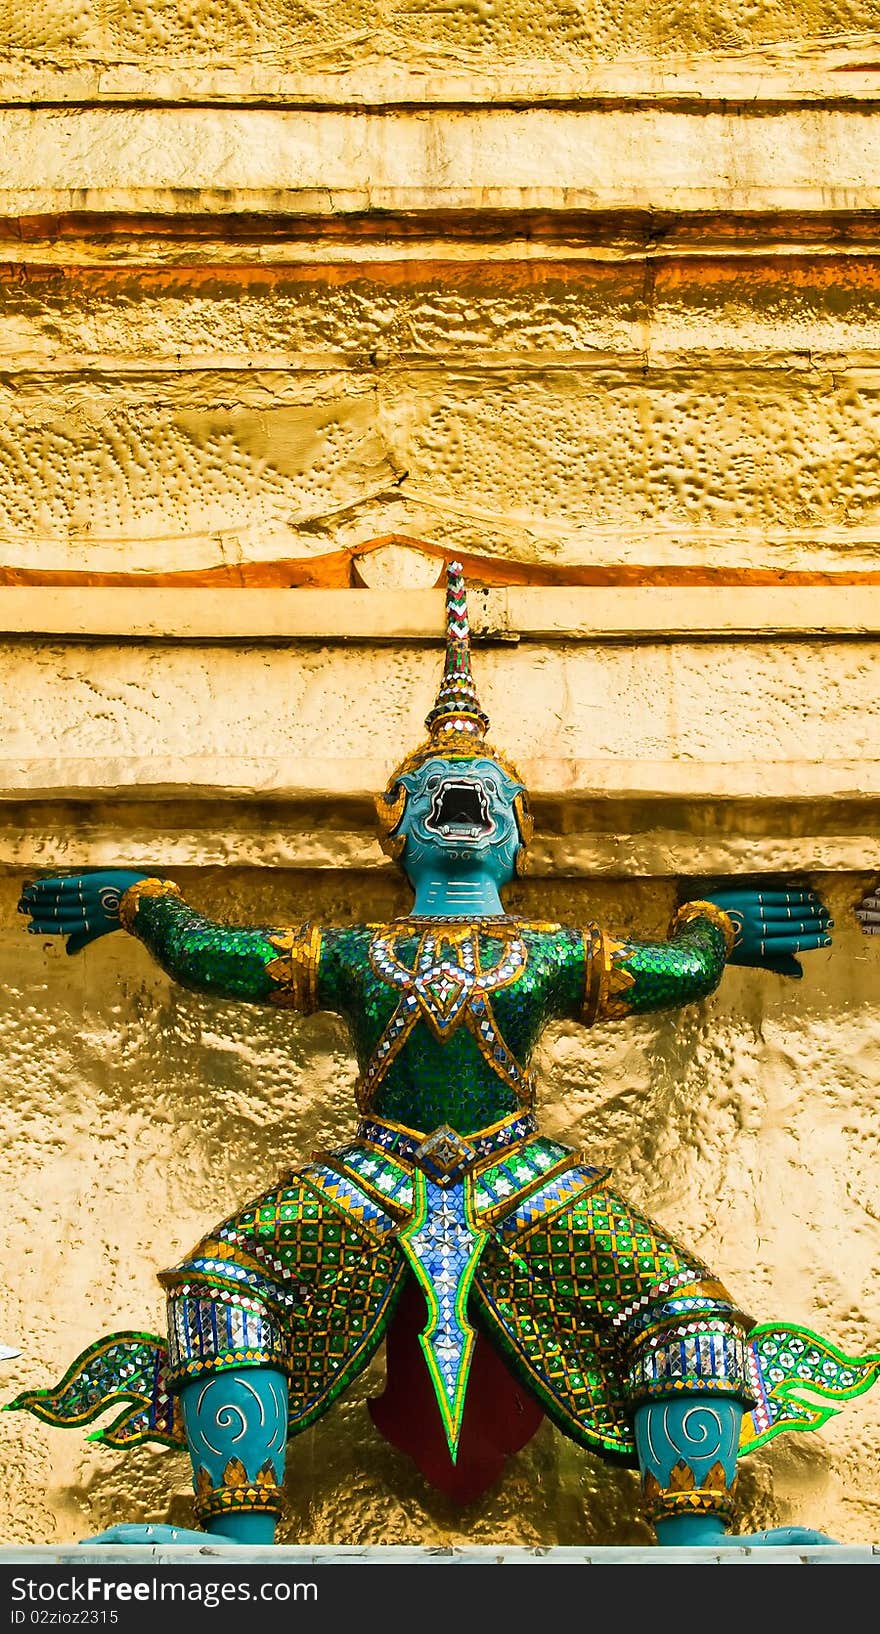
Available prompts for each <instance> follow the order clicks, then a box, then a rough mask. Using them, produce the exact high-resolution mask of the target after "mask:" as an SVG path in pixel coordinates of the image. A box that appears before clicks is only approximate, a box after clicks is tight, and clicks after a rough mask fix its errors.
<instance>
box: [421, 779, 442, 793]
mask: <svg viewBox="0 0 880 1634" xmlns="http://www.w3.org/2000/svg"><path fill="white" fill-rule="evenodd" d="M425 787H426V788H427V789H430V791H431V793H432V794H433V793H434V790H435V789H439V787H440V779H439V777H436V776H435V777H429V778H428V781H427V783H426V784H425Z"/></svg>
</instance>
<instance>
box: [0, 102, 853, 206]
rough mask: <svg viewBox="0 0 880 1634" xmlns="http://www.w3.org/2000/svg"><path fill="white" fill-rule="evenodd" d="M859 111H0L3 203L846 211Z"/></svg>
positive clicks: (614, 107) (758, 108)
mask: <svg viewBox="0 0 880 1634" xmlns="http://www.w3.org/2000/svg"><path fill="white" fill-rule="evenodd" d="M878 176H880V123H878V121H877V119H876V118H875V117H874V114H873V111H872V109H871V108H870V107H868V106H866V107H864V108H859V107H856V108H852V107H844V108H825V107H822V106H808V107H792V108H786V107H780V108H774V109H767V108H765V107H764V108H762V107H761V106H760V105H750V104H744V105H739V106H737V107H734V108H732V109H727V108H724V109H721V110H718V111H707V110H706V109H704V108H702V107H701V108H699V109H698V110H697V111H696V112H694V111H683V110H679V109H654V108H647V109H645V108H643V107H638V108H629V107H620V106H617V105H613V104H612V105H610V106H602V107H596V108H593V107H586V108H571V107H560V108H555V109H549V108H546V107H538V108H534V107H531V108H515V109H494V108H485V107H478V108H475V109H468V108H436V109H431V110H430V111H427V110H424V109H416V110H410V109H398V110H388V111H384V110H383V111H379V112H377V111H369V110H367V111H362V110H356V111H349V110H345V111H337V110H332V111H327V110H320V109H310V108H302V109H284V108H277V107H271V108H267V107H253V108H247V109H245V108H240V107H239V108H227V107H219V108H209V109H199V108H193V107H179V106H178V107H166V108H156V107H147V108H140V107H137V106H132V105H126V106H125V107H122V108H119V109H116V108H94V107H87V108H78V109H77V110H76V111H72V110H69V109H58V108H44V109H40V108H37V109H32V108H23V107H20V108H16V107H6V108H4V109H2V110H0V210H2V212H3V214H5V215H7V216H11V215H24V216H34V215H39V216H44V215H56V214H59V213H61V214H64V213H65V212H69V211H95V210H98V211H101V212H109V213H112V214H118V213H123V214H124V213H126V212H138V211H140V212H149V213H154V214H171V215H174V214H179V213H188V214H192V213H195V212H203V211H212V210H213V211H221V212H223V213H237V212H242V211H251V212H256V213H258V214H260V215H267V216H272V215H275V214H278V213H279V212H284V211H293V212H296V213H303V212H306V213H314V214H317V215H337V214H350V213H353V212H358V211H363V210H372V211H375V210H381V211H404V212H407V213H412V212H424V211H426V210H437V209H441V210H443V209H445V210H464V209H468V208H474V207H479V208H480V209H481V210H491V209H508V210H530V209H531V210H535V209H543V210H551V211H553V210H565V209H574V210H578V211H584V212H590V213H595V212H597V211H609V210H611V211H621V210H632V209H643V210H644V209H650V210H673V211H681V210H687V211H718V210H721V211H749V212H751V213H755V212H758V213H760V212H767V211H780V210H800V211H818V212H822V213H826V212H828V211H829V210H835V209H836V210H851V209H858V210H860V211H871V210H876V209H877V208H878V206H880V182H878V179H877V178H878Z"/></svg>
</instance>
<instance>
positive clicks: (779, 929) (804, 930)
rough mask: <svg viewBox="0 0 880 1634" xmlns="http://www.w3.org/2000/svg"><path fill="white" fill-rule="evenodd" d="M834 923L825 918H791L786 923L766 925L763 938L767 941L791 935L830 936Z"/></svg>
mask: <svg viewBox="0 0 880 1634" xmlns="http://www.w3.org/2000/svg"><path fill="white" fill-rule="evenodd" d="M833 928H834V927H833V925H832V924H830V923H829V922H828V921H827V920H823V919H791V920H789V921H788V923H787V924H785V925H780V924H776V925H765V926H764V928H763V931H762V933H761V934H762V939H763V941H765V942H779V941H782V942H784V941H786V940H789V939H790V938H791V937H804V936H829V939H830V934H829V933H830V932H831V931H832V930H833Z"/></svg>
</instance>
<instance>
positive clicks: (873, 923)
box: [856, 887, 880, 936]
mask: <svg viewBox="0 0 880 1634" xmlns="http://www.w3.org/2000/svg"><path fill="white" fill-rule="evenodd" d="M856 918H857V920H858V922H859V924H860V925H861V927H862V930H863V931H864V933H865V935H866V936H880V887H878V888H877V889H875V890H873V891H869V892H868V894H867V896H863V897H862V900H861V902H857V903H856Z"/></svg>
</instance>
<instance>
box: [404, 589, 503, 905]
mask: <svg viewBox="0 0 880 1634" xmlns="http://www.w3.org/2000/svg"><path fill="white" fill-rule="evenodd" d="M425 726H426V727H427V729H428V736H427V738H426V739H425V741H424V743H420V744H419V747H418V748H417V749H414V750H413V752H412V754H410V755H407V757H406V759H405V760H403V761H401V763H400V765H399V766H398V767H397V768H396V769H395V771H394V772H392V774H391V777H390V778H389V779H388V786H387V788H386V789H385V792H384V794H380V795H379V796H378V797H377V799H376V810H377V812H378V814H379V823H380V825H381V829H382V849H383V851H386V852H387V853H388V855H389V856H391V857H395V858H396V857H399V856H400V854H401V852H402V850H403V845H404V841H403V837H402V836H401V835H397V834H395V829H396V828H397V825H398V823H399V822H400V820H401V818H402V816H403V812H404V807H405V806H406V797H407V790H406V788H405V787H404V786H403V784H402V783H401V778H402V777H404V776H405V775H406V773H407V772H414V771H417V770H418V768H419V767H420V766H423V765H424V764H425V761H426V760H434V759H436V758H438V757H440V758H442V759H443V760H476V759H478V758H479V759H486V760H494V762H495V764H496V765H497V766H500V767H501V770H502V771H504V772H506V773H507V776H508V777H510V778H512V779H513V781H514V782H515V783H519V784H520V785H521V786H522V778H521V776H520V774H519V772H518V771H517V769H516V767H515V766H514V764H513V762H512V761H511V760H508V758H507V756H506V755H504V754H501V753H500V752H499V751H498V750H497V749H495V748H493V747H492V745H491V744H490V743H489V742H488V741H487V739H486V733H487V731H488V730H489V717H488V715H487V714H486V712H485V710H484V709H483V707H482V705H481V703H480V700H479V698H478V696H477V688H476V684H475V682H474V677H473V673H472V671H471V636H470V624H469V622H468V611H467V594H466V591H465V587H464V576H463V573H462V566H461V563H460V562H449V563H448V564H447V568H446V656H445V660H444V664H443V675H442V677H441V680H440V686H439V688H438V690H437V698H436V701H435V703H434V707H433V709H431V710H430V711H429V713H428V714H427V715H426V717H425ZM514 808H515V811H516V818H517V823H518V825H519V832H520V838H521V840H522V845H523V847H525V846H526V845H528V843H529V840H530V839H531V837H532V831H533V828H534V825H533V823H532V819H531V816H530V814H529V810H528V802H527V799H526V797H525V793H524V792H523V793H522V794H518V795H517V797H516V800H515V801H514ZM521 849H522V848H521ZM522 869H523V862H522V858H521V856H518V857H517V871H518V872H522Z"/></svg>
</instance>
